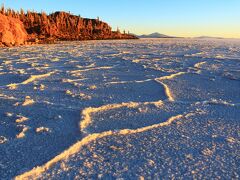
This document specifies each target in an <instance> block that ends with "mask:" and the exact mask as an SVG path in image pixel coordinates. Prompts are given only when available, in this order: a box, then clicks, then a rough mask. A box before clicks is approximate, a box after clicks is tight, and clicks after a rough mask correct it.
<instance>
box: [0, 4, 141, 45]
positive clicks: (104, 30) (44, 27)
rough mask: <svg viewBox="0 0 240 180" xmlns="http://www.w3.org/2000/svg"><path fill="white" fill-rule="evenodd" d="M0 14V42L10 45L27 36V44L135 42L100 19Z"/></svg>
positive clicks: (56, 13)
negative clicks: (78, 41)
mask: <svg viewBox="0 0 240 180" xmlns="http://www.w3.org/2000/svg"><path fill="white" fill-rule="evenodd" d="M0 15H1V18H0V23H1V24H0V32H2V35H1V34H0V37H1V36H2V38H1V39H0V42H5V41H6V43H10V44H22V43H23V42H24V41H25V40H26V34H27V42H28V43H48V42H54V41H56V40H66V41H72V40H103V39H137V37H136V36H134V35H131V34H126V33H120V31H112V28H111V27H110V26H109V25H108V24H107V23H105V22H103V21H100V20H99V18H97V19H87V18H82V17H80V16H75V15H72V14H70V13H66V12H55V13H52V14H50V15H47V14H46V13H45V12H42V13H36V12H30V11H28V12H27V13H24V11H23V10H21V11H20V12H15V11H13V10H11V9H8V10H5V9H4V7H2V9H1V10H0ZM2 17H3V18H2ZM22 24H23V25H22ZM10 29H11V31H9V30H10ZM26 32H27V33H26Z"/></svg>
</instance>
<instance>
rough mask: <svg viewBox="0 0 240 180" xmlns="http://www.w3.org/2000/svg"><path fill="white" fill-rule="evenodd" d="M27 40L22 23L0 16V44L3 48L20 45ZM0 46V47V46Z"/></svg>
mask: <svg viewBox="0 0 240 180" xmlns="http://www.w3.org/2000/svg"><path fill="white" fill-rule="evenodd" d="M26 40H27V32H26V30H25V28H24V26H23V23H22V22H21V21H20V20H19V19H16V18H13V17H7V16H5V15H2V14H0V42H1V44H2V45H5V46H12V45H21V44H24V43H25V41H26ZM1 44H0V46H1Z"/></svg>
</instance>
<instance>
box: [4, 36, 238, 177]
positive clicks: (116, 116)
mask: <svg viewBox="0 0 240 180" xmlns="http://www.w3.org/2000/svg"><path fill="white" fill-rule="evenodd" d="M239 129H240V41H239V40H220V39H218V40H213V39H209V40H206V39H204V40H197V39H159V40H153V39H146V40H128V41H124V40H121V41H85V42H61V43H59V44H52V45H36V46H25V47H15V48H10V49H0V179H11V178H14V177H15V178H16V179H23V178H36V179H37V178H39V179H74V178H76V179H89V178H90V179H116V178H124V179H141V178H149V179H152V178H155V179H169V178H177V179H179V178H180V179H181V178H184V179H185V178H189V179H203V178H204V179H209V178H214V179H215V178H223V179H238V178H239V174H240V169H239V156H240V152H239V149H240V146H239V145H240V134H239V133H240V132H239Z"/></svg>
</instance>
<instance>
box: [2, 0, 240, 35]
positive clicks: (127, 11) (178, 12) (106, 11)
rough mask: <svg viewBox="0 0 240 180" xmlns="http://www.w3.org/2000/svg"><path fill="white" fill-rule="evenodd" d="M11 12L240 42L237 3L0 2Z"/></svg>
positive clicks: (161, 0) (187, 0) (171, 0)
mask: <svg viewBox="0 0 240 180" xmlns="http://www.w3.org/2000/svg"><path fill="white" fill-rule="evenodd" d="M0 3H1V4H2V3H4V4H5V6H6V7H11V8H13V9H16V10H18V9H20V8H21V7H22V8H23V9H34V10H36V11H41V10H44V11H46V12H48V13H50V12H54V11H58V10H64V11H70V12H71V13H74V14H76V15H79V14H80V15H81V16H82V17H89V18H96V17H98V16H99V17H100V19H101V20H103V21H106V22H108V23H109V24H110V25H111V26H112V27H113V28H114V29H115V28H116V27H120V29H121V30H124V29H125V30H129V31H130V32H132V33H136V34H147V33H152V32H160V33H163V34H168V35H176V36H187V37H192V36H202V35H207V36H221V37H233V38H234V37H237V38H240V0H118V1H116V0H85V1H83V0H31V1H27V0H0Z"/></svg>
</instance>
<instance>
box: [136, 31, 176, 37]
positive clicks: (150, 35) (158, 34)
mask: <svg viewBox="0 0 240 180" xmlns="http://www.w3.org/2000/svg"><path fill="white" fill-rule="evenodd" d="M136 36H137V37H138V38H174V37H173V36H168V35H165V34H160V33H158V32H155V33H152V34H147V35H146V34H144V35H136Z"/></svg>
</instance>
